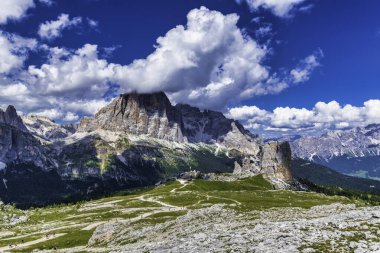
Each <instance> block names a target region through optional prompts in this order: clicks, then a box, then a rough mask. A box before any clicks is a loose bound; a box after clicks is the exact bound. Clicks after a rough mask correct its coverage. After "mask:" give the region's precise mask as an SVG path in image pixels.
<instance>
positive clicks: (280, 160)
mask: <svg viewBox="0 0 380 253" xmlns="http://www.w3.org/2000/svg"><path fill="white" fill-rule="evenodd" d="M291 158H292V152H291V149H290V145H289V143H288V142H269V143H266V144H265V145H264V148H263V156H262V158H261V172H262V173H264V174H273V175H274V176H275V177H276V178H278V179H281V180H283V181H285V182H292V181H293V176H292V172H291Z"/></svg>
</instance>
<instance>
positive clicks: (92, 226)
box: [82, 221, 106, 231]
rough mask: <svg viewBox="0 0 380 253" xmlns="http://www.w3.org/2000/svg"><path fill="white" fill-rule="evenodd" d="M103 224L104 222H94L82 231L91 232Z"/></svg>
mask: <svg viewBox="0 0 380 253" xmlns="http://www.w3.org/2000/svg"><path fill="white" fill-rule="evenodd" d="M103 223H106V222H105V221H99V222H94V223H91V224H89V225H88V226H86V227H84V228H82V230H84V231H89V230H91V229H93V228H96V227H97V226H99V225H102V224H103Z"/></svg>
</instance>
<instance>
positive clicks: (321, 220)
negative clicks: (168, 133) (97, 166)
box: [90, 204, 380, 252]
mask: <svg viewBox="0 0 380 253" xmlns="http://www.w3.org/2000/svg"><path fill="white" fill-rule="evenodd" d="M379 229H380V207H370V208H356V207H355V205H342V204H332V205H328V206H315V207H312V208H311V209H307V210H305V209H300V208H282V209H273V210H268V211H261V212H259V211H255V212H250V213H247V214H244V215H242V214H239V213H237V212H235V211H233V210H231V209H230V208H228V207H225V206H223V205H213V206H211V207H208V208H204V209H198V210H191V211H189V212H188V213H187V214H186V215H184V216H181V217H178V218H177V219H176V220H174V221H173V220H172V221H167V222H165V223H161V224H156V225H154V226H147V225H146V224H144V225H141V224H137V225H132V226H130V225H126V224H124V223H123V222H120V221H114V222H110V223H107V224H104V225H102V226H100V227H98V229H97V230H96V231H95V233H94V234H93V236H92V238H91V240H90V244H91V243H94V242H97V241H102V242H103V243H104V242H107V245H108V246H109V247H110V248H112V247H114V248H115V249H114V251H113V252H379V251H380V230H379ZM122 241H128V242H130V243H129V244H126V245H125V246H123V247H120V246H118V244H119V242H122Z"/></svg>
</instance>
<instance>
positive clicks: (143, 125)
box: [78, 92, 185, 142]
mask: <svg viewBox="0 0 380 253" xmlns="http://www.w3.org/2000/svg"><path fill="white" fill-rule="evenodd" d="M97 129H103V130H109V131H118V132H126V133H128V134H133V135H146V136H148V137H154V138H158V139H164V140H170V141H178V142H183V141H185V139H184V136H183V133H182V130H183V125H182V118H181V114H180V113H179V112H178V111H177V110H176V109H175V108H174V107H173V106H172V105H171V103H170V101H169V99H168V98H167V96H166V95H165V93H163V92H157V93H151V94H137V93H129V94H122V95H120V96H119V97H117V98H115V99H114V100H113V101H112V102H111V103H110V104H109V105H107V106H105V107H104V108H102V109H100V110H99V112H97V113H96V115H95V118H86V119H84V120H82V121H81V123H80V124H79V127H78V131H79V132H81V131H87V132H89V131H95V130H97Z"/></svg>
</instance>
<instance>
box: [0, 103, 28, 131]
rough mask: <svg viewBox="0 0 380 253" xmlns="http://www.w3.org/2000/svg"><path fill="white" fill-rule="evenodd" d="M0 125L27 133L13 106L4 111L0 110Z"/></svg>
mask: <svg viewBox="0 0 380 253" xmlns="http://www.w3.org/2000/svg"><path fill="white" fill-rule="evenodd" d="M0 123H3V124H7V125H10V126H13V127H16V128H18V129H20V130H22V131H28V130H27V129H26V127H25V125H24V123H23V122H22V119H21V117H20V116H19V115H18V114H17V111H16V108H15V107H14V106H13V105H9V106H8V107H7V109H6V110H5V111H3V110H2V109H0Z"/></svg>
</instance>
